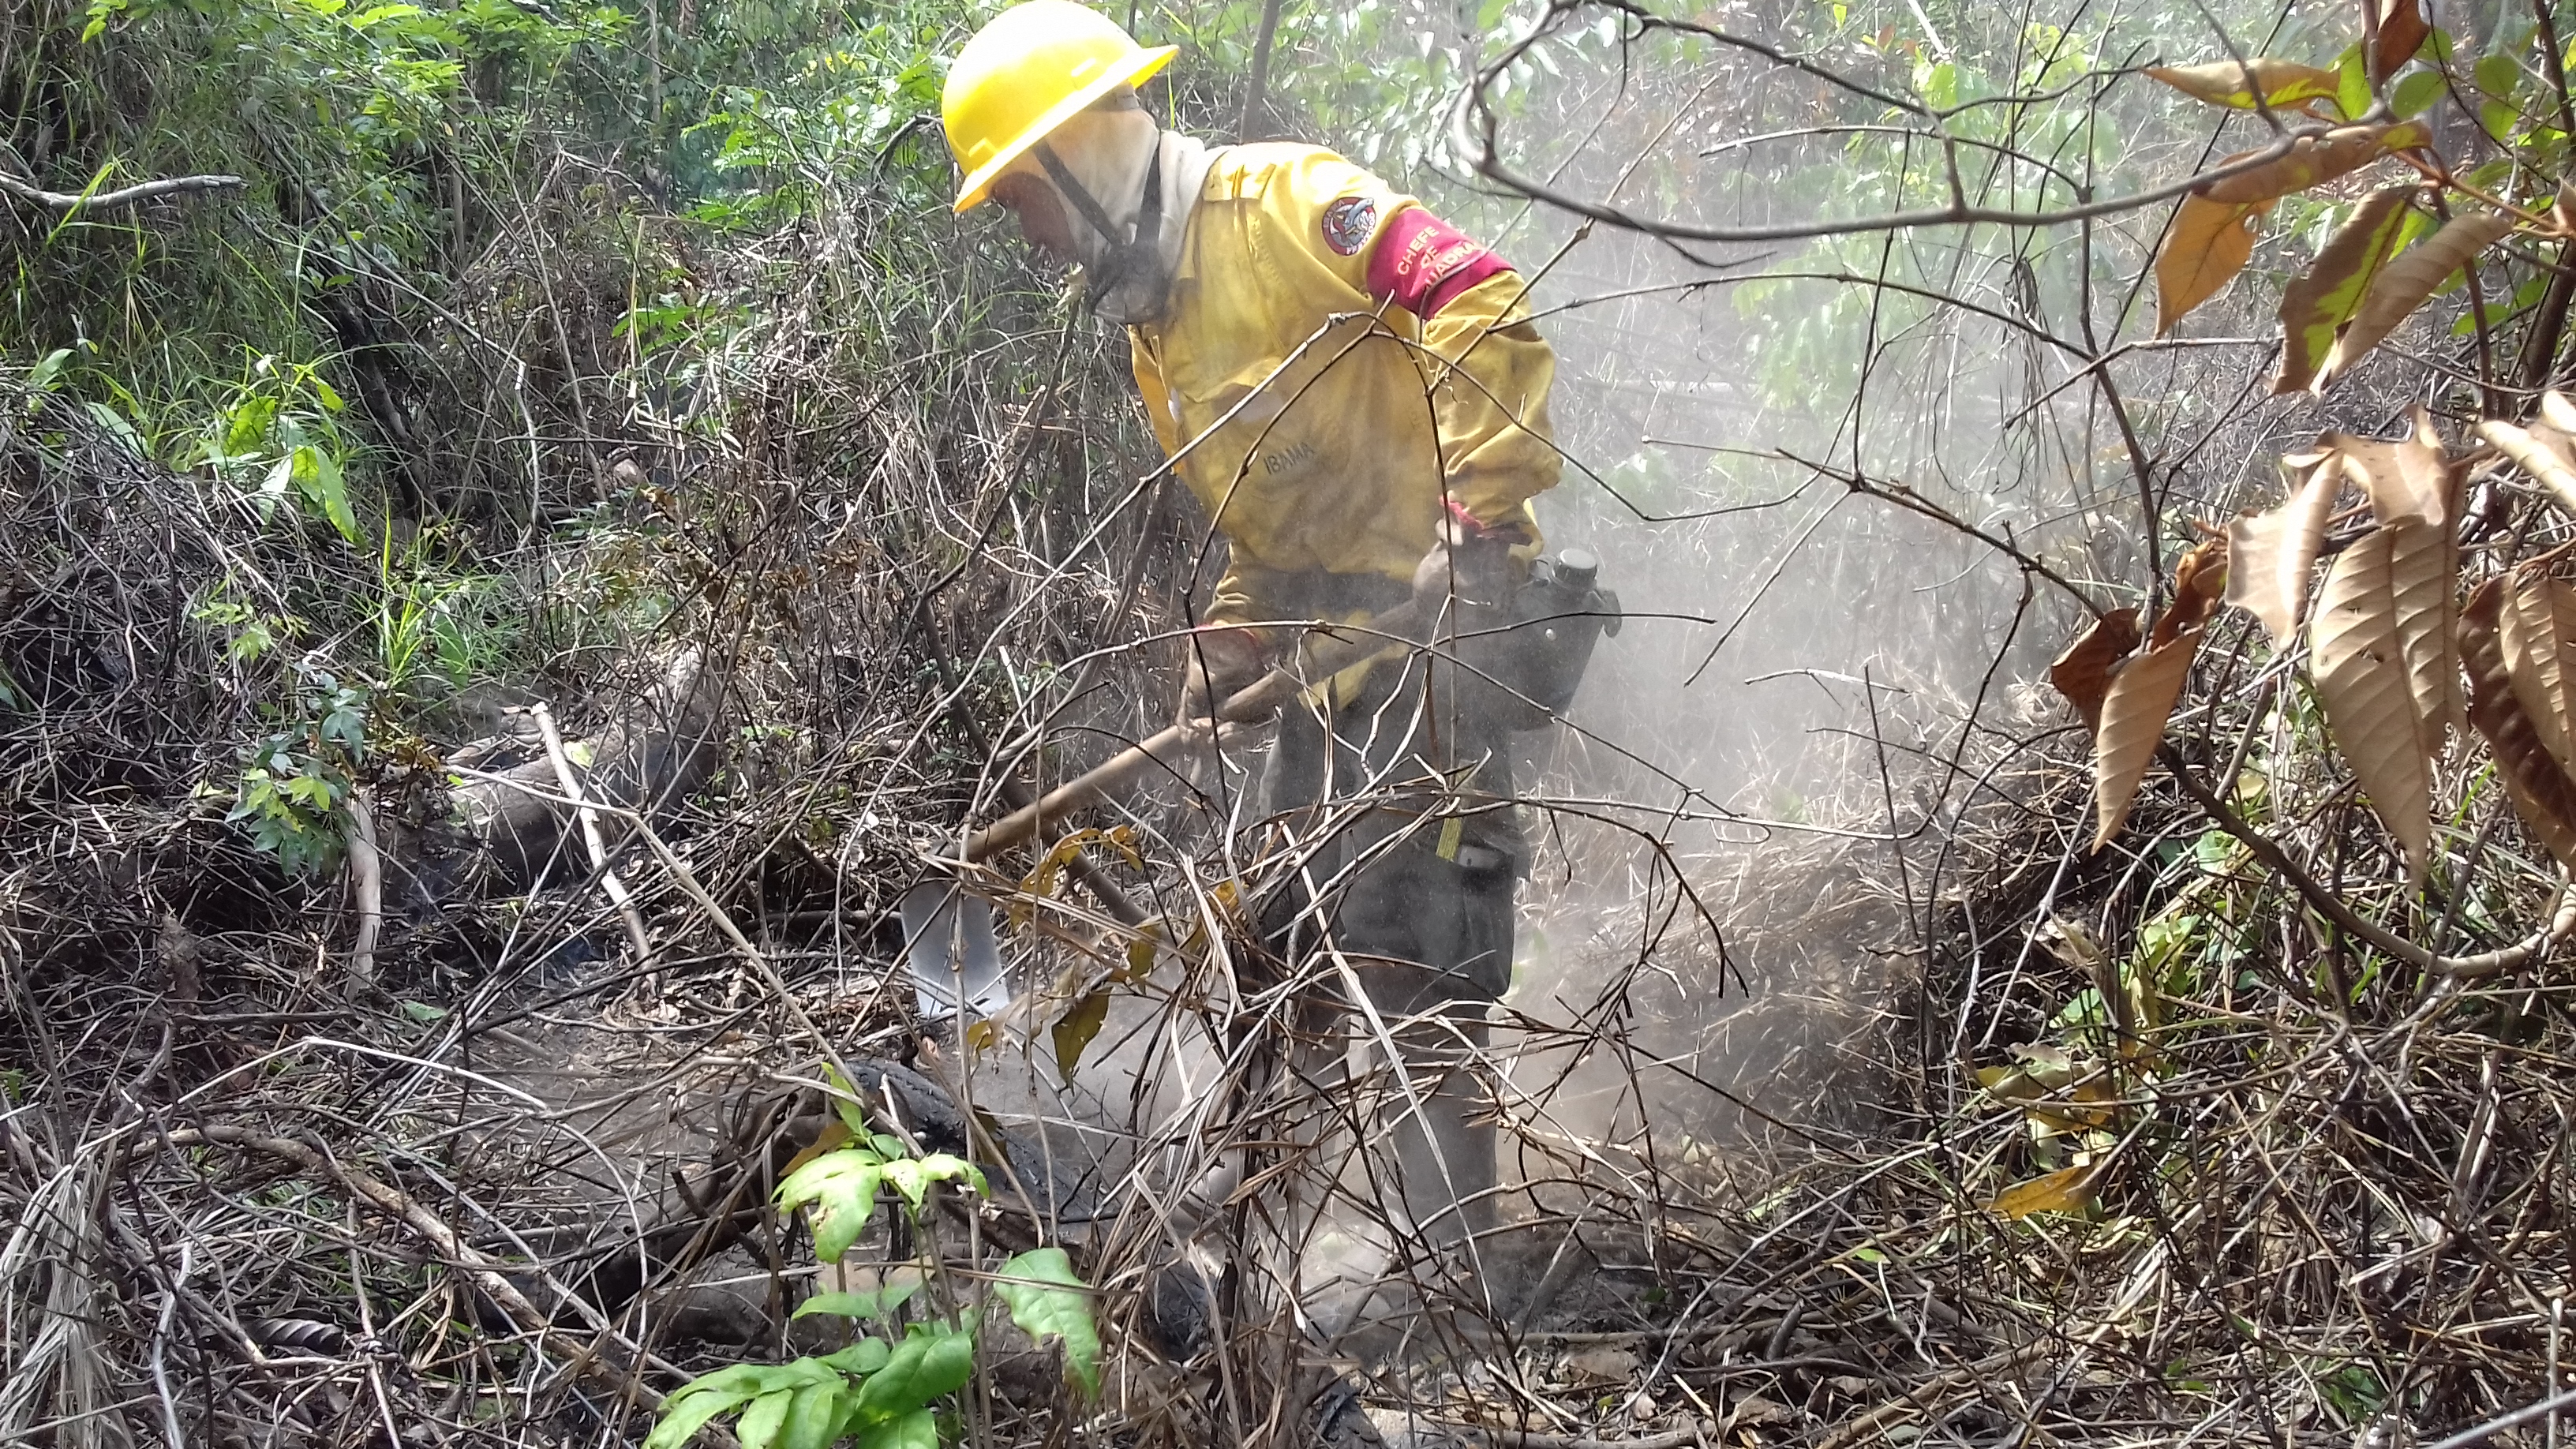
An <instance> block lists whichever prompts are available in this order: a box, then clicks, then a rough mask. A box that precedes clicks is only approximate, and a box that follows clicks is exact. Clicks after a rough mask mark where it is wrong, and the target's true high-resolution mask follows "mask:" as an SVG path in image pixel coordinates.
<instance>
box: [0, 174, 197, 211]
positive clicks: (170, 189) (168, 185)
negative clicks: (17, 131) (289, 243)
mask: <svg viewBox="0 0 2576 1449" xmlns="http://www.w3.org/2000/svg"><path fill="white" fill-rule="evenodd" d="M244 184H245V183H244V182H243V180H242V178H241V177H238V176H170V177H164V178H163V179H161V180H158V181H145V182H141V183H139V184H137V185H133V186H126V187H120V188H118V189H117V190H114V191H104V192H99V193H96V194H94V195H83V194H81V193H78V192H71V191H47V190H45V189H43V188H42V187H40V186H37V185H36V184H35V183H34V182H32V181H28V180H26V179H24V178H22V177H17V176H12V175H10V174H8V173H7V172H5V171H0V192H5V193H7V194H8V195H11V196H14V197H17V198H18V199H19V200H21V201H29V202H33V203H35V204H36V205H38V206H42V207H47V208H50V209H51V210H54V211H63V212H91V211H115V210H118V209H120V208H123V207H128V206H133V205H135V204H136V203H138V202H145V201H151V200H154V199H156V198H159V197H164V196H186V195H190V194H192V193H195V192H202V191H231V190H234V189H236V188H239V187H240V186H242V185H244Z"/></svg>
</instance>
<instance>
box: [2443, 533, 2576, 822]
mask: <svg viewBox="0 0 2576 1449" xmlns="http://www.w3.org/2000/svg"><path fill="white" fill-rule="evenodd" d="M2509 579H2510V576H2505V575H2499V576H2498V577H2495V578H2491V579H2488V580H2487V581H2486V582H2484V583H2481V584H2479V585H2478V586H2477V587H2476V588H2474V589H2472V590H2470V591H2469V601H2468V603H2467V605H2466V606H2465V607H2463V608H2462V609H2461V611H2460V654H2461V658H2462V660H2463V662H2464V663H2466V664H2467V666H2468V672H2469V720H2470V722H2471V723H2473V724H2475V725H2476V726H2477V727H2478V733H2479V734H2482V735H2484V736H2486V741H2487V748H2488V749H2489V750H2491V751H2493V752H2494V755H2495V762H2496V773H2497V774H2498V775H2500V776H2502V777H2503V779H2504V783H2505V793H2506V794H2507V795H2508V796H2509V797H2511V799H2512V800H2513V808H2514V813H2515V814H2517V815H2520V816H2521V817H2522V823H2523V824H2524V826H2525V827H2527V828H2528V829H2529V830H2530V831H2531V833H2532V835H2533V836H2534V837H2536V838H2537V839H2538V840H2539V841H2540V843H2541V844H2542V845H2544V846H2546V847H2547V848H2548V850H2549V853H2550V854H2551V855H2553V856H2556V857H2557V858H2558V863H2559V864H2560V865H2561V866H2565V867H2567V868H2569V869H2572V870H2576V783H2571V782H2570V781H2569V779H2568V777H2567V772H2566V771H2565V770H2564V769H2562V768H2560V766H2559V764H2558V761H2557V760H2556V759H2555V758H2554V757H2552V756H2551V755H2550V753H2549V747H2548V746H2547V745H2546V744H2544V743H2542V741H2541V736H2540V731H2539V729H2538V727H2537V726H2536V725H2534V724H2533V722H2532V718H2531V716H2530V715H2529V714H2527V713H2525V712H2524V710H2523V707H2522V702H2521V701H2520V700H2519V699H2517V698H2516V697H2515V694H2514V689H2513V678H2512V671H2511V670H2510V668H2509V667H2508V666H2507V665H2506V663H2505V658H2504V647H2503V639H2502V637H2501V631H2500V629H2499V627H2498V626H2499V622H2500V615H2501V614H2502V613H2503V608H2504V595H2505V591H2506V589H2507V588H2508V587H2522V586H2524V585H2522V584H2520V582H2519V581H2511V582H2509Z"/></svg>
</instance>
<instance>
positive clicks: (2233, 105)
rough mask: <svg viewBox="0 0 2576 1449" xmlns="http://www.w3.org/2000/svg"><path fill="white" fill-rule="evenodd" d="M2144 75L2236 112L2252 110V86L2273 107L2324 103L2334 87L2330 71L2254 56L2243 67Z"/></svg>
mask: <svg viewBox="0 0 2576 1449" xmlns="http://www.w3.org/2000/svg"><path fill="white" fill-rule="evenodd" d="M2249 70H2250V71H2252V72H2253V73H2254V82H2253V85H2248V84H2247V83H2246V79H2245V73H2246V72H2247V71H2249ZM2147 74H2148V75H2150V76H2153V77H2155V78H2156V79H2157V80H2160V81H2163V82H2164V83H2165V84H2166V85H2169V86H2172V87H2173V88H2174V89H2175V90H2178V91H2180V92H2182V93H2183V94H2184V95H2187V96H2189V97H2191V98H2192V99H2194V100H2198V101H2207V102H2209V103H2210V104H2211V105H2213V106H2226V107H2229V108H2230V109H2233V110H2239V111H2250V110H2252V109H2254V86H2255V85H2259V86H2261V87H2262V88H2263V99H2264V101H2265V102H2266V103H2267V104H2270V105H2275V106H2289V105H2296V104H2297V103H2299V102H2300V101H2309V100H2320V99H2324V98H2326V97H2330V96H2332V95H2333V94H2334V93H2335V87H2336V76H2335V73H2334V72H2333V71H2330V70H2319V69H2317V68H2316V67H2315V66H2312V65H2301V64H2299V63H2298V62H2296V61H2290V60H2275V59H2273V58H2272V57H2270V56H2268V55H2266V56H2257V57H2255V58H2254V59H2252V60H2249V61H2247V62H2245V63H2244V64H2243V65H2239V64H2237V63H2236V62H2235V61H2232V60H2216V61H2211V62H2210V63H2209V64H2207V65H2180V66H2176V65H2151V66H2148V67H2147Z"/></svg>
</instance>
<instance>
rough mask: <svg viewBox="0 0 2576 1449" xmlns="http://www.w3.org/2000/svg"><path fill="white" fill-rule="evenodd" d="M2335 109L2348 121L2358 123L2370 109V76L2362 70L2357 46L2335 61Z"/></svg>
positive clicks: (2359, 49) (2359, 51)
mask: <svg viewBox="0 0 2576 1449" xmlns="http://www.w3.org/2000/svg"><path fill="white" fill-rule="evenodd" d="M2335 109H2337V110H2339V111H2341V112H2343V118H2344V119H2345V120H2347V121H2358V120H2360V119H2361V117H2362V115H2363V113H2364V112H2366V111H2368V110H2369V109H2370V76H2369V74H2368V73H2367V72H2366V71H2364V70H2363V69H2362V65H2361V47H2360V46H2358V45H2356V46H2354V47H2353V48H2351V49H2350V50H2347V51H2345V52H2344V53H2343V54H2342V55H2341V56H2339V57H2337V58H2336V60H2335Z"/></svg>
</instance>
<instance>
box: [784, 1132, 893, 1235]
mask: <svg viewBox="0 0 2576 1449" xmlns="http://www.w3.org/2000/svg"><path fill="white" fill-rule="evenodd" d="M883 1174H884V1167H883V1165H882V1164H880V1163H879V1162H878V1161H877V1160H876V1155H875V1154H874V1153H869V1152H859V1151H854V1150H851V1149H846V1148H845V1149H843V1150H841V1151H839V1152H826V1153H824V1154H823V1155H822V1156H820V1157H817V1158H815V1159H814V1160H813V1161H811V1162H809V1163H806V1164H805V1165H804V1166H803V1167H800V1168H798V1169H796V1170H795V1171H794V1172H792V1173H790V1174H788V1177H787V1180H786V1181H785V1182H782V1183H780V1184H779V1185H778V1207H779V1210H780V1211H782V1212H787V1211H793V1210H794V1209H796V1208H799V1207H803V1206H805V1205H806V1204H807V1203H811V1204H813V1205H814V1209H813V1215H814V1254H815V1256H816V1257H819V1258H821V1259H822V1260H823V1261H824V1262H826V1263H837V1262H839V1261H840V1259H841V1255H842V1254H843V1253H846V1252H848V1251H849V1250H850V1245H851V1244H852V1243H855V1242H857V1241H858V1240H859V1234H861V1233H863V1232H865V1231H867V1226H868V1219H869V1218H871V1217H873V1216H875V1215H876V1205H877V1184H878V1183H879V1182H880V1181H881V1180H882V1179H883Z"/></svg>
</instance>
